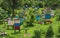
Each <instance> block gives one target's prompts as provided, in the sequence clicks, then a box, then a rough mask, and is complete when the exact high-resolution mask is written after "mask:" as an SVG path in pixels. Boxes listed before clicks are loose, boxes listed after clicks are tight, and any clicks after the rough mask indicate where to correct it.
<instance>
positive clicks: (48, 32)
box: [45, 25, 54, 38]
mask: <svg viewBox="0 0 60 38" xmlns="http://www.w3.org/2000/svg"><path fill="white" fill-rule="evenodd" d="M53 34H54V32H53V30H52V26H51V25H50V26H49V28H48V30H47V32H46V36H45V37H46V38H52V37H53Z"/></svg>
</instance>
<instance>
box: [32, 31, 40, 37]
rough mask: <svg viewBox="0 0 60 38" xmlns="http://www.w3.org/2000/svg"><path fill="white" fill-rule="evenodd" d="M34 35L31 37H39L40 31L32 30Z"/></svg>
mask: <svg viewBox="0 0 60 38" xmlns="http://www.w3.org/2000/svg"><path fill="white" fill-rule="evenodd" d="M34 33H35V36H33V37H32V38H41V32H40V31H36V30H35V31H34Z"/></svg>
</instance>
